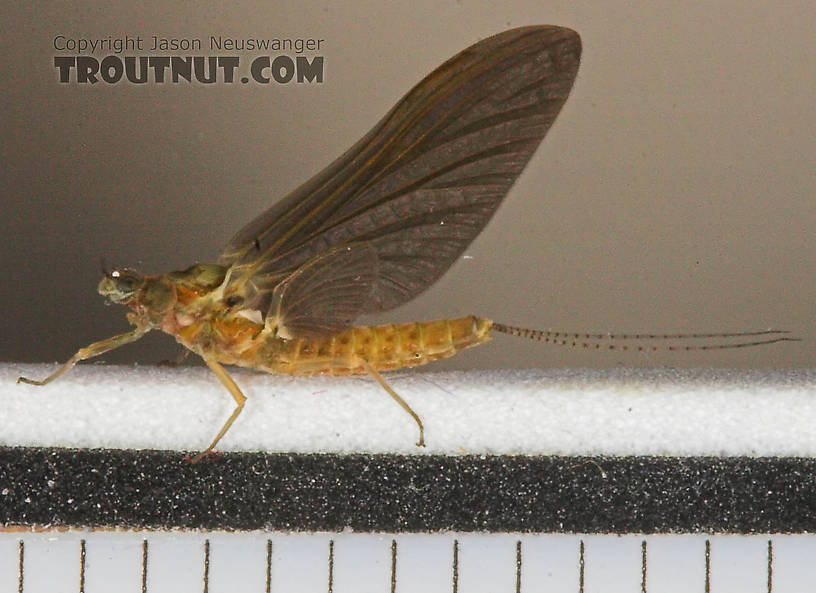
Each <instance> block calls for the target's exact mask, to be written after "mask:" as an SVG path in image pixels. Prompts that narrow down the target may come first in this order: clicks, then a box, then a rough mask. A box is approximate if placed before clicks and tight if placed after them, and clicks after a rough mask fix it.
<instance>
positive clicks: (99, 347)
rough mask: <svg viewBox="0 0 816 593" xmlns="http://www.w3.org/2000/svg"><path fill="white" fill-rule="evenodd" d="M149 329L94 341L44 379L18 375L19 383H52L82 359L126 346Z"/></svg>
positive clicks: (140, 328) (137, 329) (138, 329)
mask: <svg viewBox="0 0 816 593" xmlns="http://www.w3.org/2000/svg"><path fill="white" fill-rule="evenodd" d="M148 331H150V330H149V329H148V328H142V327H137V328H136V329H134V330H133V331H129V332H127V333H124V334H119V335H117V336H112V337H110V338H107V339H105V340H100V341H99V342H94V343H93V344H91V345H90V346H86V347H85V348H80V349H79V350H77V353H76V354H74V355H73V356H72V357H71V358H70V360H68V362H66V363H65V364H64V365H62V366H61V367H60V368H58V369H57V370H56V371H54V372H53V373H51V374H50V375H48V376H47V377H46V378H45V379H43V380H42V381H34V380H33V379H26V378H25V377H17V382H18V383H28V384H29V385H45V384H46V383H50V382H51V381H53V380H54V379H56V378H57V377H59V376H60V375H62V374H63V373H65V372H67V371H69V370H71V369H72V368H73V366H74V365H75V364H76V363H78V362H79V361H81V360H87V359H89V358H93V357H94V356H99V355H100V354H104V353H105V352H110V351H111V350H113V349H115V348H118V347H119V346H124V345H125V344H130V343H131V342H135V341H136V340H138V339H139V338H141V337H142V336H143V335H145V334H146V333H147V332H148Z"/></svg>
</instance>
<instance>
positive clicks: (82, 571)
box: [79, 539, 85, 593]
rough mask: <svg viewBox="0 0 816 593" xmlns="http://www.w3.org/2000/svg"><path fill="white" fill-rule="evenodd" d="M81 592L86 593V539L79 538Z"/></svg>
mask: <svg viewBox="0 0 816 593" xmlns="http://www.w3.org/2000/svg"><path fill="white" fill-rule="evenodd" d="M79 593H85V540H84V539H81V540H79Z"/></svg>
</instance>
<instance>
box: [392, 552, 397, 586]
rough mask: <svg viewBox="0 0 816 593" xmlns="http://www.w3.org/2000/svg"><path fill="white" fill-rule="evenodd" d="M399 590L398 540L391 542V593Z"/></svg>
mask: <svg viewBox="0 0 816 593" xmlns="http://www.w3.org/2000/svg"><path fill="white" fill-rule="evenodd" d="M396 590H397V540H395V539H392V540H391V593H396Z"/></svg>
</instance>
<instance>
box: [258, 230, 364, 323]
mask: <svg viewBox="0 0 816 593" xmlns="http://www.w3.org/2000/svg"><path fill="white" fill-rule="evenodd" d="M376 280H377V252H376V251H375V250H374V248H373V247H372V246H371V245H368V244H366V243H354V244H351V245H340V246H335V247H332V248H330V249H329V250H327V251H325V252H323V253H321V254H320V255H318V256H316V257H314V258H312V259H311V260H309V261H308V262H306V263H305V264H303V265H302V266H301V267H300V268H298V269H297V270H296V271H295V272H293V273H292V274H291V275H290V276H289V277H288V278H286V280H284V281H283V282H281V283H279V284H278V285H277V286H276V287H275V289H274V290H273V292H272V302H271V305H270V307H269V312H268V313H267V324H269V323H270V322H272V323H274V324H275V325H276V326H277V329H278V335H279V336H281V337H283V338H291V337H298V338H314V337H317V336H324V335H331V334H334V333H337V332H339V331H340V330H342V329H343V328H345V327H347V326H348V325H349V324H350V323H351V321H352V320H354V319H355V318H356V317H357V316H358V315H360V312H361V311H362V310H363V308H364V307H365V304H366V303H368V302H369V300H370V298H371V291H372V290H373V288H374V283H375V282H376Z"/></svg>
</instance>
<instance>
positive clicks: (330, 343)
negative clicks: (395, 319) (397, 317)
mask: <svg viewBox="0 0 816 593" xmlns="http://www.w3.org/2000/svg"><path fill="white" fill-rule="evenodd" d="M492 325H493V322H492V321H490V320H489V319H483V318H481V317H474V316H469V317H463V318H461V319H441V320H438V321H428V322H416V323H404V324H400V325H377V326H358V327H352V328H349V329H347V330H346V331H344V332H343V333H340V334H338V335H336V336H333V337H331V338H325V339H318V340H303V339H295V340H288V341H287V342H286V347H285V348H284V350H283V351H282V352H281V353H280V355H279V357H278V360H277V361H276V363H275V364H274V368H273V370H275V371H277V372H279V373H289V374H292V375H308V374H317V373H325V374H334V375H346V374H358V373H365V372H366V369H365V366H364V365H363V361H366V362H368V363H369V364H370V365H371V366H372V367H374V368H375V369H377V370H378V371H388V370H393V369H401V368H406V367H413V366H418V365H422V364H426V363H429V362H432V361H434V360H439V359H440V358H447V357H448V356H453V355H454V354H455V353H456V352H458V351H459V350H462V349H463V348H469V347H471V346H476V345H478V344H482V343H484V342H487V341H488V340H489V339H490V327H491V326H492Z"/></svg>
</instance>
